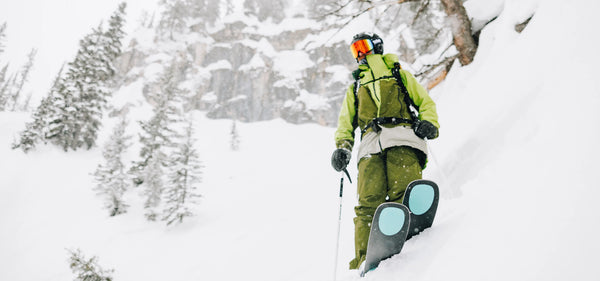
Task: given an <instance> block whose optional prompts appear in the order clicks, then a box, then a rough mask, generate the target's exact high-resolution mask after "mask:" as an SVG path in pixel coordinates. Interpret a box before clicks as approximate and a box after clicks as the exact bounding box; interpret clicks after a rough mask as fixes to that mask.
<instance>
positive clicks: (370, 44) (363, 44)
mask: <svg viewBox="0 0 600 281" xmlns="http://www.w3.org/2000/svg"><path fill="white" fill-rule="evenodd" d="M350 49H351V50H352V54H353V55H354V58H356V57H357V56H358V51H361V52H362V53H366V52H368V51H371V50H373V52H374V53H375V54H380V55H383V39H381V37H379V35H377V34H375V33H366V32H363V33H359V34H356V35H354V37H353V38H352V44H350Z"/></svg>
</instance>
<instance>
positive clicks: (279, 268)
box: [0, 0, 600, 281]
mask: <svg viewBox="0 0 600 281" xmlns="http://www.w3.org/2000/svg"><path fill="white" fill-rule="evenodd" d="M468 2H472V4H471V6H472V10H471V11H472V12H473V13H477V11H479V10H478V9H475V8H474V7H477V4H478V3H479V4H480V5H481V3H483V2H485V1H483V0H469V1H467V3H468ZM480 2H481V3H480ZM492 2H493V3H500V4H501V5H499V6H498V7H497V10H498V11H501V13H500V16H499V17H498V18H497V19H496V21H495V22H493V23H492V24H490V25H489V26H487V27H486V28H485V29H484V31H483V33H482V34H481V41H480V48H479V50H478V53H477V56H476V59H475V62H474V63H472V64H471V65H469V66H466V67H459V66H455V68H453V70H452V71H451V73H450V75H449V76H448V78H447V79H446V81H445V82H444V83H443V84H441V85H440V86H438V87H437V88H436V89H434V90H433V91H432V92H431V95H432V97H433V98H434V100H435V101H436V102H437V104H438V112H439V115H440V123H441V125H442V128H441V136H440V138H439V139H436V140H434V141H431V142H430V143H431V150H432V154H433V157H432V159H431V160H430V162H429V167H428V168H427V170H426V171H425V177H426V178H429V179H433V180H435V181H437V182H438V183H439V185H440V189H441V193H442V199H441V201H440V206H439V209H438V216H437V218H436V221H435V223H434V226H433V227H432V228H431V229H429V230H427V231H425V232H423V233H422V234H421V235H419V236H416V237H414V238H413V239H411V240H410V241H408V242H407V243H406V244H405V246H404V249H403V251H402V253H401V254H399V255H397V256H394V257H392V258H391V259H389V260H386V261H384V262H383V263H382V264H381V265H380V268H379V269H377V270H376V271H373V272H371V273H369V274H368V275H367V276H366V277H365V278H364V279H360V278H359V277H358V273H357V272H356V271H349V270H347V269H346V268H347V262H348V261H349V260H350V259H351V258H352V256H353V224H352V217H353V207H354V205H355V203H356V202H355V201H356V196H355V194H356V188H355V185H354V184H350V183H348V181H345V189H344V200H343V213H342V224H341V227H342V228H341V240H340V252H339V255H340V259H339V264H338V266H337V268H338V271H337V276H338V280H412V281H417V280H461V281H462V280H598V278H600V268H599V267H598V266H597V260H598V258H597V253H598V252H600V240H598V237H600V205H598V204H597V199H598V198H600V184H599V182H600V175H599V174H598V170H599V168H600V165H598V160H597V159H600V148H598V147H597V145H598V144H600V129H599V128H600V126H599V125H598V122H599V121H600V111H599V110H598V108H600V80H599V79H598V78H597V77H596V76H598V75H599V74H600V71H599V70H598V65H600V55H598V51H597V50H599V49H600V38H598V37H597V36H595V34H597V30H596V29H597V27H598V26H600V17H598V16H597V13H598V11H600V3H599V2H597V1H595V0H589V1H584V0H579V1H571V2H568V3H567V2H564V1H558V0H545V1H535V0H531V1H517V0H506V1H492ZM492 6H493V5H492ZM482 11H483V10H482ZM482 11H479V12H480V13H483V12H482ZM532 13H535V16H534V17H533V19H532V20H531V22H530V23H529V25H528V27H527V28H526V29H525V30H524V31H523V32H522V33H520V34H519V33H516V32H515V31H514V24H515V23H519V22H521V21H523V20H524V19H526V18H528V17H529V16H530V15H531V14H532ZM482 17H485V15H482ZM383 37H385V35H384V36H383ZM341 90H342V89H341ZM28 118H29V114H22V113H0V280H11V281H21V280H23V281H26V280H27V281H29V280H49V281H53V280H57V281H58V280H61V281H63V280H71V279H73V278H74V277H73V275H72V273H71V271H70V269H69V266H68V263H67V259H68V256H69V253H68V251H67V250H66V249H77V248H78V249H81V250H82V252H83V253H84V254H85V255H87V256H88V257H91V256H97V257H98V258H99V263H100V265H101V266H103V267H104V268H112V269H115V273H114V277H115V278H114V280H116V281H137V280H149V281H151V280H172V281H179V280H181V281H187V280H273V281H281V280H332V278H333V270H334V264H333V261H334V256H335V253H334V251H335V242H336V230H337V223H338V207H339V205H338V191H339V183H340V181H339V180H340V176H341V175H340V174H338V173H336V172H334V171H333V169H332V168H331V167H330V164H329V161H330V155H331V152H332V151H333V149H334V147H333V131H334V129H333V128H326V127H321V126H318V125H314V124H308V125H291V124H287V123H285V122H283V121H281V120H273V121H268V122H260V123H252V124H244V123H238V124H237V128H238V130H239V134H240V136H241V147H240V150H239V151H231V150H230V148H229V138H230V136H229V130H230V127H231V121H229V120H209V119H206V118H205V117H204V116H203V114H197V116H196V118H197V122H196V125H197V128H198V129H197V138H198V143H197V148H198V150H199V153H200V158H201V161H202V162H203V164H204V166H205V168H204V169H203V182H202V183H201V184H200V186H199V190H198V191H199V192H200V193H201V194H202V195H203V198H202V199H201V201H200V205H199V206H198V209H197V216H196V217H193V218H191V219H188V220H186V221H184V223H183V224H178V225H172V226H169V227H167V226H166V225H165V224H164V223H163V222H156V223H149V222H147V221H146V220H145V218H144V216H143V209H142V202H141V201H142V200H141V198H140V196H139V193H140V192H141V190H138V189H132V190H130V191H129V192H128V193H127V200H128V202H130V203H131V204H132V208H131V210H130V212H129V213H127V214H125V215H121V216H117V217H112V218H111V217H108V213H107V211H105V210H103V208H102V206H103V202H102V200H101V198H99V197H98V196H96V195H95V192H94V191H93V187H94V183H93V181H92V179H93V178H92V176H91V175H90V173H92V172H93V171H94V169H95V168H96V165H98V164H99V163H101V160H102V158H101V150H100V148H97V149H94V150H91V151H78V152H69V153H64V152H63V151H61V150H60V149H58V148H55V147H51V146H48V147H40V148H38V149H37V150H36V151H33V152H31V153H29V154H23V153H22V152H21V151H13V150H10V143H11V142H12V141H13V138H14V137H15V136H16V134H17V133H18V132H19V131H20V130H22V129H23V127H24V123H25V122H26V121H27V120H28ZM110 129H111V128H110V127H109V126H108V125H107V127H106V128H105V130H104V132H103V134H102V135H101V139H102V140H106V137H107V134H108V132H110ZM100 143H103V141H100ZM137 153H138V151H137V150H136V149H135V148H132V149H130V151H129V153H128V156H127V161H131V160H135V159H136V156H137ZM355 161H356V159H353V161H352V162H351V167H350V173H351V174H352V175H353V176H356V169H355V164H356V162H355ZM127 163H129V162H127Z"/></svg>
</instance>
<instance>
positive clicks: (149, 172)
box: [130, 63, 184, 220]
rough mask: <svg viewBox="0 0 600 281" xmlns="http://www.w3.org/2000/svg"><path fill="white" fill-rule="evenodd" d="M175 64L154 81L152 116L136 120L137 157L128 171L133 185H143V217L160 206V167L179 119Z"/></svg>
mask: <svg viewBox="0 0 600 281" xmlns="http://www.w3.org/2000/svg"><path fill="white" fill-rule="evenodd" d="M176 71H178V68H177V65H176V63H172V65H171V66H170V67H168V68H167V69H166V70H165V71H164V73H163V75H162V76H161V77H160V78H159V79H158V81H157V82H156V88H158V89H159V90H158V91H157V92H155V93H153V94H152V96H151V97H150V98H151V99H152V100H153V101H154V103H155V106H154V109H153V113H154V114H153V116H152V118H151V119H150V120H148V121H146V122H140V126H141V127H142V131H143V132H142V133H141V134H140V142H141V144H142V148H141V150H140V158H141V159H140V160H139V161H137V162H134V163H133V165H132V167H131V170H130V173H131V174H132V175H133V179H134V183H135V184H136V185H140V184H144V186H145V192H144V195H145V196H146V203H145V208H146V209H147V214H146V217H147V218H148V219H150V220H154V219H155V218H156V215H157V211H156V208H158V206H159V205H160V202H161V201H160V200H161V196H162V192H163V188H164V187H163V177H164V175H165V171H164V169H163V168H164V166H166V165H167V160H168V159H167V156H166V155H167V154H166V152H167V151H168V149H169V148H170V147H172V146H173V140H174V139H175V138H177V137H178V134H177V132H176V131H175V130H173V127H175V126H176V124H177V123H178V122H180V121H181V120H180V119H181V117H179V116H180V112H181V107H182V102H181V98H182V96H183V93H184V92H183V91H182V90H181V89H179V88H178V82H177V81H176V79H175V73H176Z"/></svg>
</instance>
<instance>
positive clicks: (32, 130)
mask: <svg viewBox="0 0 600 281" xmlns="http://www.w3.org/2000/svg"><path fill="white" fill-rule="evenodd" d="M63 68H64V65H63V66H62V67H61V68H60V70H59V71H58V74H57V75H56V78H55V79H54V83H52V87H51V88H50V92H49V93H48V95H47V96H46V97H45V98H43V99H42V102H41V103H40V105H39V106H38V107H37V108H36V109H35V111H34V112H33V116H32V119H33V120H32V121H31V122H28V123H26V124H25V130H23V132H21V135H20V138H19V141H18V142H14V143H13V144H12V148H13V149H17V148H21V149H22V150H23V152H25V153H27V152H28V151H30V150H31V149H33V148H35V146H36V145H37V144H38V143H39V142H40V141H42V142H44V143H46V134H47V130H48V127H49V121H50V117H51V116H55V115H56V114H54V112H53V111H54V110H55V107H54V96H55V94H56V91H57V87H58V85H59V83H60V79H61V75H62V71H63Z"/></svg>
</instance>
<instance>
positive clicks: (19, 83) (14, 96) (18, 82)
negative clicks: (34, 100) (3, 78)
mask: <svg viewBox="0 0 600 281" xmlns="http://www.w3.org/2000/svg"><path fill="white" fill-rule="evenodd" d="M36 54H37V49H35V48H34V49H32V50H31V51H30V52H29V54H28V55H27V62H26V63H25V65H23V68H22V69H21V72H19V73H18V75H17V76H15V81H14V83H15V84H14V85H13V87H12V88H13V90H12V93H9V95H10V100H9V101H8V102H9V104H7V108H9V109H10V110H11V111H15V110H16V109H17V107H18V104H19V98H20V97H21V92H22V91H23V86H25V83H26V82H27V80H28V79H29V73H30V72H31V69H32V68H33V62H34V60H35V55H36Z"/></svg>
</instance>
